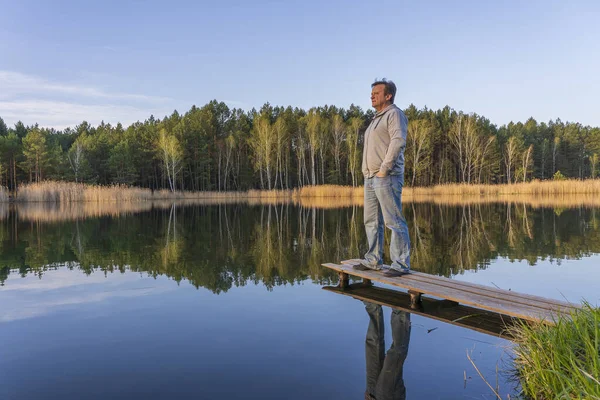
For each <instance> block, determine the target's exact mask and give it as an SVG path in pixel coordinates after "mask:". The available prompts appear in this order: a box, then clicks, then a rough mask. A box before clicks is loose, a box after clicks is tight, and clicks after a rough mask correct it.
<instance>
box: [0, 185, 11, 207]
mask: <svg viewBox="0 0 600 400" xmlns="http://www.w3.org/2000/svg"><path fill="white" fill-rule="evenodd" d="M9 199H10V196H9V193H8V189H6V188H5V187H4V186H0V203H4V202H7V201H9Z"/></svg>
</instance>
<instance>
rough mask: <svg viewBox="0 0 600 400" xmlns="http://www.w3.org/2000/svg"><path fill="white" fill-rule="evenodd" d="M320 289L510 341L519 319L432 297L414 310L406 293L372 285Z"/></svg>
mask: <svg viewBox="0 0 600 400" xmlns="http://www.w3.org/2000/svg"><path fill="white" fill-rule="evenodd" d="M323 289H324V290H327V291H329V292H333V293H338V294H343V295H345V296H349V297H352V298H354V299H357V300H360V301H369V302H372V303H376V304H380V305H382V306H387V307H392V308H396V309H400V310H403V311H408V312H411V313H413V314H418V315H423V316H426V317H428V318H433V319H435V320H438V321H442V322H446V323H449V324H452V325H457V326H460V327H463V328H467V329H471V330H474V331H477V332H481V333H485V334H488V335H492V336H500V337H504V338H507V339H511V335H510V329H509V328H510V327H511V326H513V325H514V324H515V323H516V322H518V321H520V320H519V319H518V318H514V317H511V316H508V315H504V314H499V313H495V312H491V311H486V310H481V309H478V308H473V307H469V306H462V305H457V304H456V303H454V304H449V302H447V301H446V300H434V299H431V298H423V301H422V308H413V307H412V306H411V300H410V296H409V295H408V294H407V293H404V292H399V291H397V290H391V289H386V288H380V287H375V286H364V285H363V284H361V283H358V284H352V285H350V286H349V288H348V289H350V290H341V289H340V288H339V287H333V286H326V287H324V288H323Z"/></svg>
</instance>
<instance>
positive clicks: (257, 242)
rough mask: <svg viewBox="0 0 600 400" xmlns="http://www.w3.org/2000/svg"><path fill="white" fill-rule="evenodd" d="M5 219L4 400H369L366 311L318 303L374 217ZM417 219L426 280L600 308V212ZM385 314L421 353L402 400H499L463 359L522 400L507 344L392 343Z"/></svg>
mask: <svg viewBox="0 0 600 400" xmlns="http://www.w3.org/2000/svg"><path fill="white" fill-rule="evenodd" d="M0 214H1V219H0V239H1V245H2V251H1V256H0V283H1V284H2V286H0V343H2V344H1V345H0V371H1V373H0V399H83V398H85V399H107V398H110V399H171V398H184V399H185V398H194V399H205V398H206V399H209V398H210V399H213V398H219V399H248V398H261V399H306V398H311V399H363V398H364V395H365V389H366V386H367V367H369V368H370V369H369V371H373V369H372V368H373V365H372V364H369V365H367V361H366V360H367V359H369V356H370V353H369V352H368V351H367V350H368V348H366V347H365V336H366V335H367V330H368V328H369V321H370V319H369V314H367V311H366V309H365V305H364V304H363V303H362V302H359V301H357V300H354V299H352V298H350V297H347V296H342V295H339V294H334V293H330V292H326V291H324V290H322V287H323V286H325V285H332V284H336V283H337V277H336V276H335V275H333V274H330V273H328V272H327V271H325V270H324V269H322V268H321V267H320V266H319V265H320V264H321V263H322V262H335V261H339V260H341V259H345V258H350V257H357V256H360V255H361V254H362V253H363V252H364V250H365V241H366V239H365V236H364V232H363V227H362V223H361V221H362V209H361V208H360V207H354V208H352V207H350V208H343V209H331V210H317V209H302V208H297V207H293V206H287V205H284V206H276V207H275V206H270V207H269V206H264V207H261V206H254V207H250V206H243V205H227V206H187V207H183V206H176V207H175V206H173V207H166V208H155V209H147V210H146V211H143V212H139V213H133V212H131V213H127V214H124V215H120V216H116V214H115V213H113V216H102V213H97V214H98V215H99V216H95V217H88V218H82V217H81V214H79V213H69V212H68V210H62V211H61V213H59V214H61V215H59V216H58V217H57V213H56V212H54V213H53V212H52V210H50V209H37V210H36V209H32V208H31V207H29V208H27V209H20V210H8V209H7V210H5V211H4V212H3V213H0ZM91 214H93V213H91ZM405 214H406V217H407V220H408V223H409V227H410V233H411V238H412V240H413V267H414V269H416V270H420V271H424V272H428V273H432V274H440V275H444V276H451V277H453V278H454V279H459V280H468V281H472V282H478V283H482V284H487V285H497V286H499V287H501V288H505V289H509V288H510V289H512V290H516V291H522V292H525V293H530V294H537V295H543V296H547V297H552V298H557V299H564V298H566V299H567V300H570V301H580V300H581V299H582V298H585V299H587V300H589V301H590V302H592V303H595V304H597V303H598V302H599V300H600V298H599V295H598V290H597V287H598V283H599V282H600V257H599V256H598V255H597V254H598V253H599V252H600V211H599V210H594V209H584V208H580V209H550V208H538V209H532V208H526V207H524V206H522V205H521V206H515V205H511V206H508V205H504V204H496V205H481V206H464V207H463V206H461V207H444V206H439V205H433V204H414V205H413V204H406V205H405ZM75 215H77V216H79V218H77V219H69V217H70V216H75ZM61 216H62V217H64V219H61V218H60V217H61ZM383 315H384V321H385V322H384V323H385V350H387V349H388V348H389V347H390V345H391V342H392V338H394V345H395V348H396V349H398V348H399V347H400V344H403V345H405V347H406V346H408V353H407V354H406V352H404V353H405V354H404V355H406V358H405V360H404V359H403V357H399V358H393V357H394V354H396V353H394V352H393V351H391V352H388V353H387V356H386V361H385V362H386V364H384V365H385V366H386V367H385V368H384V370H386V371H388V372H389V371H391V372H389V373H388V374H387V375H386V377H384V378H385V379H388V380H390V382H392V384H393V385H395V389H394V390H390V391H394V393H395V394H394V395H393V396H392V397H389V398H403V397H402V395H401V392H402V391H401V390H400V389H402V386H404V388H405V390H406V398H407V399H463V398H464V399H472V398H477V399H481V398H489V399H492V398H494V395H493V393H492V391H491V390H490V389H489V388H488V386H487V385H486V383H485V382H484V381H483V380H482V378H481V377H479V375H478V374H477V372H476V371H475V368H474V367H473V365H472V364H471V362H470V361H469V360H468V358H467V353H468V354H469V355H470V356H471V358H472V359H473V361H474V362H475V363H476V365H477V367H478V368H479V369H480V371H481V372H482V373H483V374H484V376H485V378H486V379H487V380H488V381H489V382H490V384H492V386H496V385H497V386H498V387H499V391H500V394H501V395H502V397H503V398H507V395H509V394H510V395H511V396H514V395H515V394H516V392H517V391H518V388H517V387H516V385H515V384H514V383H513V382H512V381H511V379H510V376H509V374H508V370H509V369H510V352H509V346H510V342H508V341H505V340H503V339H499V338H496V337H493V336H489V335H485V334H482V333H477V332H474V331H470V330H467V329H464V328H460V327H456V326H453V325H449V324H446V323H442V322H438V321H435V320H432V319H428V318H425V317H421V316H418V315H410V316H408V315H401V316H399V315H398V314H396V315H394V318H393V320H394V321H395V322H394V324H396V325H394V330H393V332H392V328H391V325H390V324H391V322H392V318H391V317H392V313H391V310H390V309H388V308H386V307H384V308H383ZM399 317H402V318H404V319H403V321H406V320H407V319H408V318H410V330H409V331H407V330H406V329H398V324H397V321H398V318H399ZM406 326H408V325H406ZM434 328H435V329H434ZM371 359H372V358H371ZM386 368H387V369H386ZM465 376H466V380H465ZM384 378H382V380H385V379H384ZM382 384H383V382H380V385H382ZM380 389H381V390H384V389H385V387H384V385H382V386H380Z"/></svg>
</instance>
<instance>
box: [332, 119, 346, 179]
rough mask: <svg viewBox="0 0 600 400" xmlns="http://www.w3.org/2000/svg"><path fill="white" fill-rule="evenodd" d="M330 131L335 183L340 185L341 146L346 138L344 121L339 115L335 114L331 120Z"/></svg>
mask: <svg viewBox="0 0 600 400" xmlns="http://www.w3.org/2000/svg"><path fill="white" fill-rule="evenodd" d="M331 128H332V129H331V130H332V134H333V135H332V137H333V145H332V149H331V150H332V152H333V159H334V161H335V170H336V175H337V176H336V181H337V183H338V184H339V183H341V179H342V167H341V164H342V163H341V158H342V146H343V144H344V139H345V138H346V125H345V124H344V119H343V118H342V116H341V115H339V114H335V115H334V116H333V118H332V122H331Z"/></svg>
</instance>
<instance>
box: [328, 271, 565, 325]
mask: <svg viewBox="0 0 600 400" xmlns="http://www.w3.org/2000/svg"><path fill="white" fill-rule="evenodd" d="M323 266H325V267H327V268H331V269H334V270H336V271H338V272H340V271H341V272H346V273H347V274H349V275H354V276H358V277H361V278H363V279H365V278H366V279H370V280H372V281H376V282H381V283H385V284H388V285H392V286H396V287H400V288H403V289H407V290H413V291H417V292H420V293H423V294H427V295H430V296H435V297H440V298H443V299H448V300H452V301H456V302H458V303H461V304H466V305H470V306H474V307H477V308H482V309H485V310H489V311H494V312H498V313H503V314H507V315H511V316H515V317H519V318H523V319H527V320H533V321H547V322H550V323H551V322H552V321H553V320H554V319H555V318H556V316H557V315H558V314H562V313H563V310H562V309H560V308H557V309H556V310H549V309H545V308H539V307H534V306H530V305H526V304H519V303H514V302H512V301H511V300H510V299H498V298H495V297H489V296H485V295H483V294H477V293H471V292H465V291H464V290H457V289H455V288H449V287H446V286H442V285H439V284H436V283H432V282H425V281H421V280H415V279H411V277H412V275H413V274H409V275H404V276H402V277H396V278H388V277H385V276H384V275H382V274H381V273H380V272H377V271H370V270H369V271H359V270H355V269H354V268H352V266H350V265H347V264H341V265H340V264H333V263H326V264H323Z"/></svg>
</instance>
